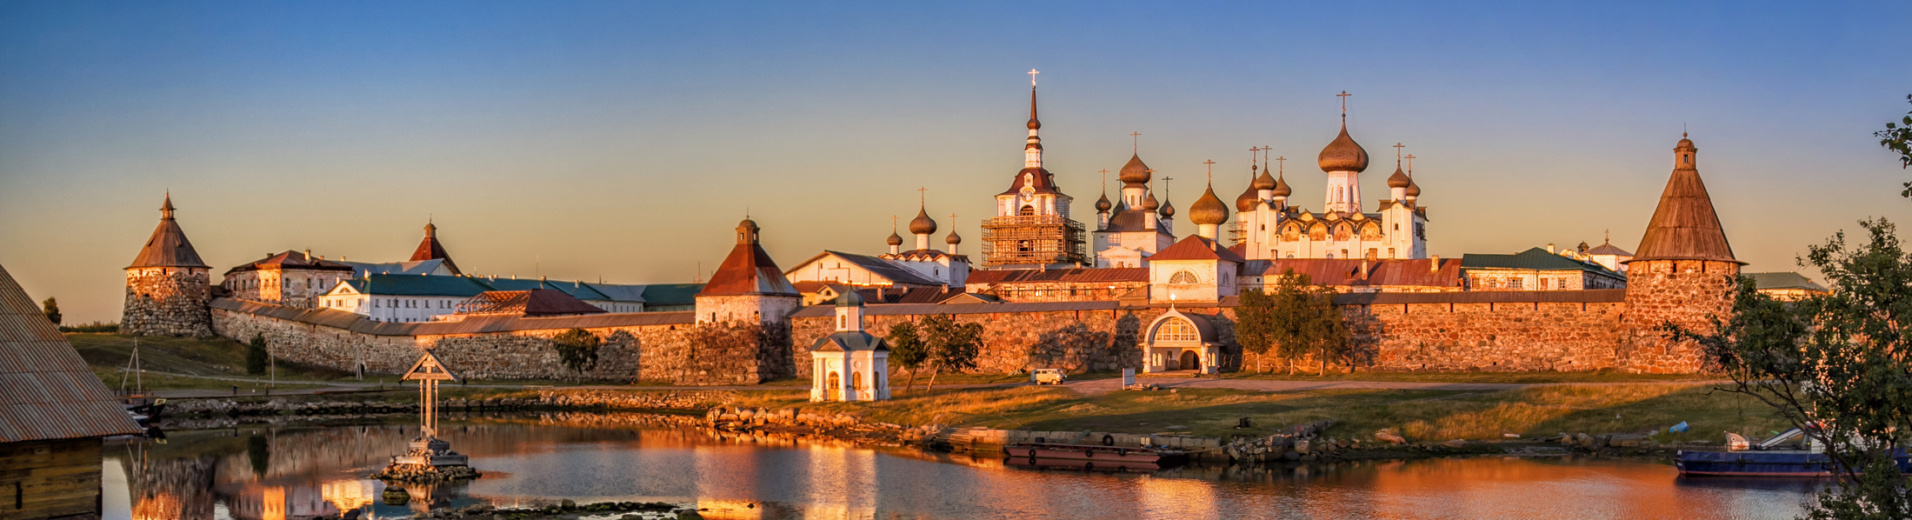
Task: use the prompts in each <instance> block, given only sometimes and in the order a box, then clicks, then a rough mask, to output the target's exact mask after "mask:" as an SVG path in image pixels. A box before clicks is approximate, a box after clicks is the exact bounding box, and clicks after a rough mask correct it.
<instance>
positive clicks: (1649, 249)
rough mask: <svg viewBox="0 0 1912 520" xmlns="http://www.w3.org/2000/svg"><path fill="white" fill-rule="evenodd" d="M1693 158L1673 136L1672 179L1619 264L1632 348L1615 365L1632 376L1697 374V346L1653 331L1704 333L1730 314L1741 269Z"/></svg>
mask: <svg viewBox="0 0 1912 520" xmlns="http://www.w3.org/2000/svg"><path fill="white" fill-rule="evenodd" d="M1698 154H1699V148H1697V147H1695V146H1693V141H1692V140H1691V139H1686V138H1685V135H1681V139H1680V143H1679V145H1678V146H1675V147H1674V148H1673V177H1672V179H1669V180H1668V181H1667V183H1666V191H1665V192H1663V193H1661V194H1660V205H1659V208H1657V209H1655V210H1653V220H1652V221H1651V222H1648V223H1647V227H1646V236H1644V237H1642V238H1641V239H1640V248H1639V249H1638V250H1637V251H1638V253H1637V254H1635V255H1634V257H1633V259H1632V260H1628V261H1627V296H1626V300H1627V310H1626V313H1627V314H1626V321H1627V324H1628V326H1630V327H1631V328H1632V334H1633V339H1634V341H1633V346H1632V349H1631V351H1630V352H1627V353H1624V354H1623V356H1622V360H1621V365H1622V366H1623V367H1625V368H1628V369H1630V370H1633V371H1636V372H1682V373H1691V372H1697V371H1701V370H1705V369H1706V367H1705V366H1703V365H1704V363H1705V356H1704V355H1703V353H1702V352H1700V350H1699V346H1698V345H1696V344H1694V343H1692V342H1690V341H1688V342H1676V341H1673V340H1672V339H1670V338H1668V337H1667V335H1666V334H1665V333H1664V332H1662V331H1661V330H1660V327H1661V326H1662V325H1664V324H1666V323H1672V324H1675V325H1679V326H1681V327H1685V328H1687V329H1689V330H1693V331H1695V332H1699V333H1706V332H1711V331H1712V328H1711V323H1710V321H1711V320H1710V318H1711V317H1715V316H1717V317H1719V318H1720V319H1722V320H1723V319H1727V318H1728V317H1730V316H1731V314H1732V311H1733V291H1734V290H1735V289H1736V287H1737V283H1738V278H1739V267H1740V266H1741V265H1744V262H1740V261H1739V260H1738V259H1736V258H1734V257H1733V246H1732V245H1731V244H1728V243H1727V241H1726V231H1725V230H1724V229H1722V228H1721V227H1720V223H1719V215H1718V214H1716V213H1714V212H1713V199H1712V198H1711V197H1709V196H1708V195H1707V194H1706V183H1704V182H1701V181H1700V172H1699V168H1698V167H1697V166H1696V164H1697V155H1698Z"/></svg>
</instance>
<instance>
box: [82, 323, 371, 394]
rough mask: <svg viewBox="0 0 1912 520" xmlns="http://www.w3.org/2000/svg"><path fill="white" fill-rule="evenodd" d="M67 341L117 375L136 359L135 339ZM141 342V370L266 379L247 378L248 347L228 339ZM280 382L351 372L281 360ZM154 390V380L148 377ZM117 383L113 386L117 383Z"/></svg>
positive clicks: (93, 362) (110, 336)
mask: <svg viewBox="0 0 1912 520" xmlns="http://www.w3.org/2000/svg"><path fill="white" fill-rule="evenodd" d="M66 340H67V341H68V342H70V343H72V344H73V348H74V349H76V350H78V351H79V352H80V357H81V358H83V359H85V360H86V364H88V365H91V366H93V367H95V368H96V369H97V368H109V369H112V371H113V372H114V373H115V374H117V373H118V372H119V370H120V369H121V368H124V367H125V366H126V364H127V363H126V362H127V360H128V359H129V358H130V357H131V356H132V352H133V342H134V340H135V338H133V337H132V336H121V335H118V334H79V333H74V334H67V335H66ZM137 340H138V341H139V361H140V367H141V368H144V369H146V371H147V372H148V375H149V376H150V375H152V374H151V373H152V372H172V373H175V374H183V375H188V376H223V377H265V376H264V375H247V374H246V346H245V345H244V344H241V343H239V342H237V341H233V340H230V339H225V338H217V337H215V338H174V337H163V336H142V337H139V338H137ZM277 365H278V366H277V373H278V378H279V379H289V380H308V381H311V380H317V381H324V380H342V379H345V378H347V377H350V376H351V373H350V372H346V371H343V370H335V369H329V368H323V367H315V366H310V365H304V364H300V363H293V362H290V361H286V360H283V359H281V360H278V363H277ZM147 379H148V383H149V385H148V386H151V385H150V383H151V379H152V378H151V377H148V378H147ZM116 381H117V376H115V379H114V380H109V382H116Z"/></svg>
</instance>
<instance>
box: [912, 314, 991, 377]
mask: <svg viewBox="0 0 1912 520" xmlns="http://www.w3.org/2000/svg"><path fill="white" fill-rule="evenodd" d="M920 329H921V330H922V333H923V347H924V350H926V351H928V352H929V359H928V363H929V367H930V373H929V386H928V387H925V388H924V390H925V391H928V390H931V389H935V388H936V376H938V375H942V373H943V371H944V370H948V371H951V372H962V371H964V370H969V369H973V368H976V355H977V354H978V353H979V352H980V351H981V350H982V339H983V326H982V325H980V324H976V323H956V319H955V318H953V317H950V315H948V314H938V315H935V316H930V317H928V318H923V324H922V325H921V326H920Z"/></svg>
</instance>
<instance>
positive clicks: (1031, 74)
mask: <svg viewBox="0 0 1912 520" xmlns="http://www.w3.org/2000/svg"><path fill="white" fill-rule="evenodd" d="M1041 73H1042V72H1041V71H1038V70H1036V69H1029V88H1036V75H1037V74H1041Z"/></svg>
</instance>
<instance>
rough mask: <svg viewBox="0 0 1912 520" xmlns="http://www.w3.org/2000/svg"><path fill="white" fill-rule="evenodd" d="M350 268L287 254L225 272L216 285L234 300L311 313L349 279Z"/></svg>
mask: <svg viewBox="0 0 1912 520" xmlns="http://www.w3.org/2000/svg"><path fill="white" fill-rule="evenodd" d="M352 275H353V269H352V266H351V265H348V264H345V263H341V262H334V261H331V260H326V259H324V258H319V257H314V256H312V251H310V250H307V251H305V252H298V251H286V252H284V253H279V254H274V255H267V256H266V257H265V258H264V259H261V260H257V261H254V262H252V263H249V264H245V265H241V266H238V267H234V268H232V269H228V270H226V277H225V279H224V280H222V281H220V282H219V284H220V286H222V287H225V288H226V291H227V293H228V294H231V295H232V297H233V298H238V299H241V300H251V301H255V302H265V303H273V304H278V305H284V306H287V307H298V308H301V309H311V308H314V307H317V306H318V299H319V296H320V295H323V294H325V293H326V291H330V290H332V287H333V286H336V285H338V284H339V281H341V280H349V279H351V278H352Z"/></svg>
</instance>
